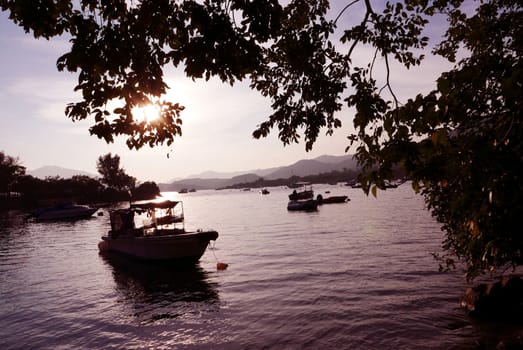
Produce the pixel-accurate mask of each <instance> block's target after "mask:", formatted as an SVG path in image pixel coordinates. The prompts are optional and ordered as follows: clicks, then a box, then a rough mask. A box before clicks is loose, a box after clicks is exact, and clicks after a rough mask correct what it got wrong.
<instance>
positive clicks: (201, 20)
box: [0, 0, 523, 277]
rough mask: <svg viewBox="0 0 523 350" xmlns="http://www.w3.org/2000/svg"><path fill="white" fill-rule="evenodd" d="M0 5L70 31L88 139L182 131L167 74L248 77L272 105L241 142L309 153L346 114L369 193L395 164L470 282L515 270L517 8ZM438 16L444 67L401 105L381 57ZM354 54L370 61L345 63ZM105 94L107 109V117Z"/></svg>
mask: <svg viewBox="0 0 523 350" xmlns="http://www.w3.org/2000/svg"><path fill="white" fill-rule="evenodd" d="M0 7H1V8H2V10H7V11H9V15H10V18H11V19H12V20H13V21H14V22H15V23H18V24H19V25H20V26H22V27H23V28H24V29H25V30H26V31H27V32H31V33H32V34H33V35H34V36H35V37H37V38H40V37H43V38H51V37H54V36H59V35H67V36H68V37H70V41H71V49H70V51H69V52H67V53H65V54H64V55H63V56H61V57H60V58H59V59H58V61H57V66H58V69H60V70H69V71H72V72H78V85H77V86H76V90H79V91H81V92H82V100H81V101H79V102H76V103H71V104H69V105H68V106H67V108H66V114H67V115H68V116H69V117H70V118H71V119H73V120H79V119H86V118H92V119H94V122H93V125H92V126H91V128H90V131H91V133H92V134H94V135H96V136H98V137H100V138H103V139H105V140H106V141H107V142H112V141H113V140H114V137H115V136H117V135H126V136H127V145H128V146H129V147H130V148H136V149H138V148H140V147H142V146H143V145H147V144H148V145H150V146H154V145H158V144H162V143H167V144H168V145H169V144H171V143H172V141H173V139H174V137H176V136H179V135H181V124H182V120H181V117H180V116H181V112H182V110H183V106H180V105H179V104H177V103H174V102H170V101H164V100H163V99H162V95H163V94H164V93H165V92H166V89H167V85H166V84H165V81H164V77H163V69H164V67H166V66H168V65H172V66H175V67H178V66H180V67H183V68H184V71H185V74H186V75H187V76H188V77H190V78H193V79H198V78H204V79H209V78H210V77H212V76H218V77H219V78H220V79H221V80H222V81H224V82H227V83H229V84H234V82H236V81H238V80H242V79H249V80H250V82H251V88H252V89H255V90H257V91H259V92H260V93H261V94H262V95H264V96H266V97H267V98H269V99H270V100H271V103H272V104H271V105H272V109H273V111H272V114H271V115H270V116H268V118H267V120H266V121H265V122H263V123H261V124H260V125H258V126H257V128H256V129H255V131H254V133H253V136H254V137H256V138H259V137H264V136H266V135H268V134H269V133H270V132H271V131H272V130H273V129H277V130H278V135H279V138H280V140H281V141H282V142H283V143H284V144H289V143H292V142H299V141H301V138H302V137H303V142H304V143H305V147H306V149H307V150H310V149H311V148H312V147H313V145H314V143H315V141H316V139H317V137H318V135H319V134H320V132H321V131H325V132H326V133H327V134H331V133H332V132H333V130H334V129H335V128H339V127H341V120H340V119H339V112H340V111H341V109H342V107H344V106H346V107H350V108H349V110H350V111H351V112H350V113H351V114H352V113H353V115H351V116H352V117H353V124H354V128H355V133H354V134H352V135H349V136H348V138H349V144H350V146H351V147H354V149H355V154H356V157H357V159H358V161H359V162H360V164H361V165H362V166H363V169H364V173H363V174H362V176H361V180H362V183H363V187H364V190H365V191H366V192H367V193H369V192H372V193H373V194H376V191H377V189H378V188H383V187H384V181H385V180H386V179H388V178H390V177H391V176H392V170H391V169H392V167H393V165H395V164H398V163H399V164H401V165H402V166H403V167H404V168H405V171H406V173H407V175H408V176H409V177H410V178H411V179H412V180H413V186H414V188H415V190H417V191H419V192H420V193H421V194H422V195H423V196H424V198H425V200H426V203H427V205H428V207H429V208H430V209H431V211H432V213H433V215H434V216H435V217H436V218H437V219H438V220H439V221H440V222H441V223H442V224H443V228H444V230H445V232H446V238H445V241H444V242H443V246H444V248H445V249H446V251H447V252H448V253H449V255H448V256H444V257H442V258H443V259H446V263H447V265H448V266H451V265H452V264H453V262H454V260H453V258H454V256H457V257H458V258H460V259H462V260H463V261H465V263H466V264H467V268H468V271H467V272H468V277H475V276H476V275H478V274H479V273H482V272H485V271H490V270H493V269H496V268H501V267H505V266H507V265H513V266H515V265H520V264H521V263H522V261H523V259H522V257H523V252H522V251H523V238H522V235H521V233H520V231H521V230H519V229H517V228H518V227H519V221H516V219H517V218H519V217H521V216H522V214H523V213H522V204H521V203H523V201H522V198H521V197H522V195H521V194H522V186H523V185H522V184H523V181H522V174H521V172H522V170H521V169H523V167H522V166H521V162H522V156H521V146H522V145H521V142H522V141H521V140H522V139H523V138H522V137H521V136H522V132H521V131H522V128H521V126H522V121H521V119H522V118H521V101H522V100H523V98H522V82H523V77H522V68H521V60H520V57H521V56H522V40H523V39H522V38H523V33H522V26H523V18H522V16H523V15H522V5H521V2H520V1H518V0H484V1H477V2H473V1H466V2H464V1H462V0H434V1H428V0H403V1H395V2H382V1H371V0H354V1H347V3H346V5H345V7H343V8H342V9H341V11H340V13H339V14H338V15H337V16H335V18H334V16H332V15H331V16H330V17H329V15H328V11H329V7H330V3H329V1H325V0H290V1H288V2H286V4H285V5H282V4H280V3H279V2H278V1H276V0H259V1H248V0H227V1H224V0H204V1H174V0H143V1H132V2H128V1H125V0H113V1H110V2H106V1H96V0H79V1H74V2H73V1H71V0H69V1H68V0H0ZM358 15H359V17H358ZM346 16H347V17H350V21H343V20H344V18H345V17H346ZM355 18H357V19H356V21H354V19H355ZM442 19H443V20H446V22H445V26H446V27H445V28H442V33H443V35H442V41H441V42H440V43H439V44H437V45H436V46H435V47H434V49H433V53H434V54H437V55H440V56H442V57H444V58H446V59H447V60H449V61H450V62H454V63H455V66H454V68H453V69H452V70H450V71H448V72H445V73H443V74H442V75H441V76H440V78H439V79H438V81H437V85H436V86H435V87H434V90H433V91H431V92H430V93H428V94H425V95H422V94H420V95H418V96H413V97H412V98H411V99H409V100H408V101H406V102H405V103H402V101H399V100H398V99H397V98H396V94H395V92H394V89H393V82H392V81H391V78H390V74H389V73H390V66H391V63H392V62H393V61H396V62H398V63H400V64H402V65H404V66H405V67H407V68H410V67H412V66H414V65H418V64H420V63H421V61H422V60H423V58H424V53H426V51H428V43H429V38H428V37H426V36H425V35H424V34H423V33H424V32H423V31H424V28H425V26H426V25H427V24H428V23H429V21H440V20H442ZM343 23H350V24H349V25H347V27H342V24H343ZM438 23H439V22H438ZM362 46H363V47H365V48H372V49H373V50H374V58H371V59H370V61H369V62H368V63H367V64H366V65H363V66H358V65H356V64H355V63H354V62H356V60H355V59H356V52H357V49H358V48H359V47H362ZM380 63H382V64H383V65H384V71H385V75H384V76H383V77H379V74H378V69H377V66H378V64H380ZM113 101H118V102H120V105H119V107H116V108H114V109H110V108H109V107H108V106H110V105H111V104H110V102H113ZM149 102H153V103H156V104H158V105H159V106H160V107H161V111H162V116H161V118H159V119H156V120H155V121H154V122H150V123H148V122H145V121H142V122H139V121H135V120H134V119H133V116H132V112H131V111H132V109H133V107H135V106H138V105H143V104H146V103H149Z"/></svg>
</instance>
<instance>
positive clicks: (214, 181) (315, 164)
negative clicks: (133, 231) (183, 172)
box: [158, 155, 358, 191]
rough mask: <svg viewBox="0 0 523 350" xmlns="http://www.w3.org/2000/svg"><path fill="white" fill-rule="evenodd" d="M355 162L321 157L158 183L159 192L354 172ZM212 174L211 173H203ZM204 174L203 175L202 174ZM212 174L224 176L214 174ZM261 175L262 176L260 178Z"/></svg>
mask: <svg viewBox="0 0 523 350" xmlns="http://www.w3.org/2000/svg"><path fill="white" fill-rule="evenodd" d="M357 167H358V166H357V162H356V160H355V159H353V155H342V156H330V155H322V156H319V157H316V158H313V159H302V160H299V161H297V162H295V163H293V164H291V165H287V166H280V167H274V168H267V169H256V170H249V171H246V172H236V174H238V173H239V174H240V175H236V176H233V177H231V178H223V177H216V178H200V177H198V178H190V177H189V178H185V179H182V180H178V181H173V182H170V183H160V184H158V186H159V187H160V190H161V191H179V190H181V189H183V188H191V189H192V188H194V189H196V190H204V189H217V188H226V187H229V186H233V185H235V184H242V183H253V182H256V181H258V180H261V179H263V180H277V179H288V178H291V177H305V176H311V175H318V174H321V173H328V172H333V171H343V170H356V169H357ZM205 173H213V172H205ZM202 174H204V173H202ZM214 174H218V175H219V174H224V173H218V172H214ZM262 175H263V176H262Z"/></svg>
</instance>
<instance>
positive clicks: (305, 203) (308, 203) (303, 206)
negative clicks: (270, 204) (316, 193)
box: [287, 199, 318, 211]
mask: <svg viewBox="0 0 523 350" xmlns="http://www.w3.org/2000/svg"><path fill="white" fill-rule="evenodd" d="M317 209H318V201H317V200H315V199H305V200H294V201H293V200H291V201H289V203H287V210H289V211H299V210H301V211H314V210H317Z"/></svg>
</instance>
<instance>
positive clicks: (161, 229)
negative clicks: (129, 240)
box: [109, 200, 185, 238]
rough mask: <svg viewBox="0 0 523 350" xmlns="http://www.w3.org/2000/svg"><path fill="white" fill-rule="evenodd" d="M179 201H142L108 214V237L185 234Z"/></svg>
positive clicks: (181, 205)
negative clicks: (109, 225) (109, 223)
mask: <svg viewBox="0 0 523 350" xmlns="http://www.w3.org/2000/svg"><path fill="white" fill-rule="evenodd" d="M183 218H184V217H183V203H182V202H181V201H171V200H162V201H142V202H137V203H133V204H131V206H130V207H129V208H127V209H118V210H115V211H113V212H111V214H110V220H111V231H110V232H109V236H110V237H112V238H116V237H139V236H149V235H150V236H154V235H166V234H175V233H183V232H185V227H184V220H183Z"/></svg>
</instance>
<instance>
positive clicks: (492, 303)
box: [461, 276, 523, 324]
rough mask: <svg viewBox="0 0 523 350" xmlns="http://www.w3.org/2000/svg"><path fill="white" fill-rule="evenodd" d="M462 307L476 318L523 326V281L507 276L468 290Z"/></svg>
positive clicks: (462, 300) (517, 277)
mask: <svg viewBox="0 0 523 350" xmlns="http://www.w3.org/2000/svg"><path fill="white" fill-rule="evenodd" d="M461 306H462V307H464V308H466V309H467V310H468V311H469V314H470V316H471V317H474V318H479V319H486V320H501V321H506V322H516V323H521V324H523V279H522V278H521V277H520V276H507V277H503V278H501V280H500V281H498V282H494V283H483V284H480V285H478V286H476V287H472V288H468V289H467V291H466V292H465V294H464V295H463V297H462V298H461Z"/></svg>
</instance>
